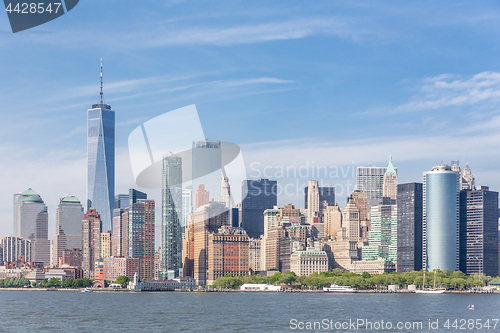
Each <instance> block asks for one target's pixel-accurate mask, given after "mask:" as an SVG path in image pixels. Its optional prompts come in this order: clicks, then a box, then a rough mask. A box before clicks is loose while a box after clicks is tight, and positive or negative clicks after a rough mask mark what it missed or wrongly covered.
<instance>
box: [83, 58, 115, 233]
mask: <svg viewBox="0 0 500 333" xmlns="http://www.w3.org/2000/svg"><path fill="white" fill-rule="evenodd" d="M114 196H115V112H114V111H113V110H111V106H109V104H105V103H104V101H103V92H102V60H101V94H100V100H99V103H97V104H93V105H92V109H89V110H88V111H87V209H90V208H94V209H95V210H97V211H98V212H99V214H100V215H101V219H102V223H103V229H104V230H106V231H107V230H111V227H112V226H111V218H112V216H113V208H114Z"/></svg>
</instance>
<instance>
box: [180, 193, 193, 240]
mask: <svg viewBox="0 0 500 333" xmlns="http://www.w3.org/2000/svg"><path fill="white" fill-rule="evenodd" d="M192 192H193V191H192V190H191V189H187V188H185V189H182V221H181V229H182V234H183V235H184V233H185V230H186V227H187V225H188V219H189V215H190V214H192V213H193V204H192Z"/></svg>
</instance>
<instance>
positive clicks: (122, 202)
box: [115, 193, 130, 209]
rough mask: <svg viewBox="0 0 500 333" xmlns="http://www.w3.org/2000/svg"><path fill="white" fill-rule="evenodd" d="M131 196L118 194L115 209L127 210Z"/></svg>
mask: <svg viewBox="0 0 500 333" xmlns="http://www.w3.org/2000/svg"><path fill="white" fill-rule="evenodd" d="M129 200H130V198H129V195H128V193H127V194H117V195H115V209H116V208H121V209H127V208H128V206H129Z"/></svg>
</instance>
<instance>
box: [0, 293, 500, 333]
mask: <svg viewBox="0 0 500 333" xmlns="http://www.w3.org/2000/svg"><path fill="white" fill-rule="evenodd" d="M0 302H1V309H2V311H1V314H0V331H1V332H126V331H133V332H315V331H317V332H447V331H461V332H464V331H465V332H468V331H471V332H472V331H478V330H477V329H476V328H477V327H479V326H480V325H481V326H483V325H484V324H486V325H489V326H490V328H489V329H488V328H485V327H483V328H482V329H481V330H480V331H485V332H486V331H489V332H500V323H498V322H497V321H495V319H500V294H441V295H417V294H406V293H399V294H369V293H357V294H327V293H269V292H268V293H256V292H255V293H254V292H226V293H218V292H217V293H215V292H212V293H199V292H156V293H130V292H93V293H81V292H76V291H75V292H73V291H10V290H0ZM472 304H474V306H475V310H474V311H471V310H469V309H468V305H472ZM447 320H449V321H448V322H447ZM455 320H457V321H456V322H455ZM487 320H488V322H487ZM382 321H383V322H382ZM464 323H465V324H464ZM495 323H496V327H494V325H495ZM447 324H448V325H447ZM454 324H455V325H454ZM398 325H399V326H398ZM446 325H447V326H448V327H449V328H447V327H446ZM405 327H406V328H407V329H405Z"/></svg>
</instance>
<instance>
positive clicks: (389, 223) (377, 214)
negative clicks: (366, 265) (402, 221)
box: [361, 197, 398, 261]
mask: <svg viewBox="0 0 500 333" xmlns="http://www.w3.org/2000/svg"><path fill="white" fill-rule="evenodd" d="M370 225H371V230H370V231H369V232H368V244H369V245H368V246H364V247H363V248H362V250H361V251H362V255H361V257H362V260H377V258H378V257H382V258H385V259H387V260H392V261H395V260H396V258H397V237H398V230H397V228H398V215H397V206H396V200H394V199H391V198H386V197H384V198H382V199H380V202H379V203H378V204H377V205H374V206H372V207H371V210H370Z"/></svg>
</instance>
